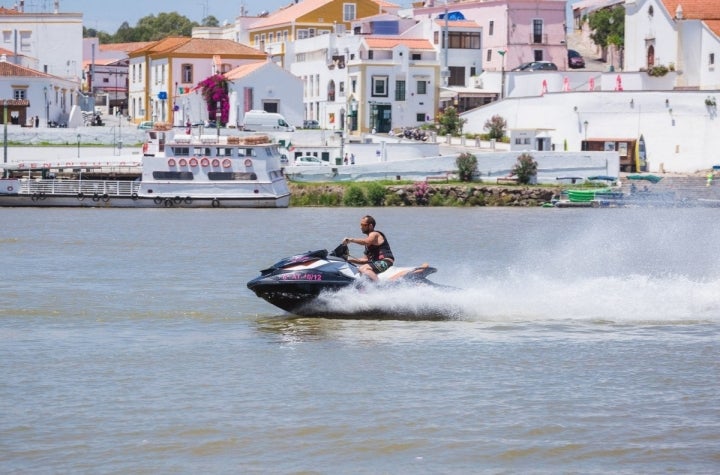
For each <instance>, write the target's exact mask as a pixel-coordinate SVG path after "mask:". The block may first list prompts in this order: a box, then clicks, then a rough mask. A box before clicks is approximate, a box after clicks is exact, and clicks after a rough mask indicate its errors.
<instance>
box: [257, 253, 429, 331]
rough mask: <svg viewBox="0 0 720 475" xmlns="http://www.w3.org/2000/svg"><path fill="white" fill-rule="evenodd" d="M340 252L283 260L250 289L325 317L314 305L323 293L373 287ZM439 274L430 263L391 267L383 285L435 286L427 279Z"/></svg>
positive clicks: (297, 311)
mask: <svg viewBox="0 0 720 475" xmlns="http://www.w3.org/2000/svg"><path fill="white" fill-rule="evenodd" d="M343 247H345V246H343ZM338 249H339V248H338ZM338 249H336V250H334V251H333V252H332V253H329V252H328V251H327V250H324V249H323V250H319V251H309V252H307V253H305V254H298V255H295V256H290V257H286V258H284V259H281V260H280V261H278V262H277V263H275V264H273V265H272V266H271V267H269V268H267V269H263V270H261V271H260V276H258V277H256V278H254V279H252V280H251V281H249V282H248V283H247V286H248V288H249V289H250V290H252V291H253V292H255V294H256V295H257V296H258V297H260V298H261V299H263V300H265V301H267V302H268V303H270V304H272V305H274V306H276V307H278V308H280V309H282V310H285V311H286V312H289V313H293V314H296V315H308V316H321V315H325V311H324V309H323V306H322V305H314V304H316V303H317V302H316V301H317V300H318V297H319V296H320V295H321V294H323V293H332V292H337V291H340V290H342V289H345V288H347V287H351V286H355V287H358V288H362V287H364V286H366V285H373V284H371V283H370V282H369V281H368V280H367V278H363V277H361V275H360V273H359V271H358V269H357V267H356V266H355V265H353V264H350V263H348V262H347V260H346V259H347V253H346V252H338ZM346 249H347V247H345V250H346ZM435 271H436V269H435V268H433V267H429V266H428V265H427V264H423V265H422V266H419V267H403V268H398V267H391V268H390V269H388V270H387V271H386V272H384V273H383V274H381V275H380V280H381V285H392V284H407V283H411V284H413V285H415V284H420V285H435V284H434V283H432V282H431V281H429V280H427V279H426V276H427V275H429V274H432V273H433V272H435ZM341 313H342V312H341ZM371 314H372V313H371ZM340 318H343V317H340Z"/></svg>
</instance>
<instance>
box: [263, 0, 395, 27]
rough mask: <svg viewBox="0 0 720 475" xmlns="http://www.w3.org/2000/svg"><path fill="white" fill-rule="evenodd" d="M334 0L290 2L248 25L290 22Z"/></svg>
mask: <svg viewBox="0 0 720 475" xmlns="http://www.w3.org/2000/svg"><path fill="white" fill-rule="evenodd" d="M335 1H336V0H302V1H300V2H297V3H293V4H290V5H289V6H287V7H284V8H281V9H280V10H278V11H277V12H275V13H272V14H270V15H269V16H267V17H264V18H261V19H259V20H258V21H256V22H254V23H252V24H251V25H250V29H253V30H255V29H259V28H267V27H270V26H276V25H284V24H287V23H291V22H292V21H293V20H296V19H297V18H300V17H302V16H304V15H307V14H308V13H311V12H313V11H314V10H317V9H318V8H320V7H323V6H325V5H327V4H328V3H333V2H335ZM373 1H374V2H375V3H377V4H378V6H379V7H380V8H383V7H387V8H400V6H399V5H396V4H394V3H391V2H389V1H386V0H373Z"/></svg>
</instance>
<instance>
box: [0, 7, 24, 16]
mask: <svg viewBox="0 0 720 475" xmlns="http://www.w3.org/2000/svg"><path fill="white" fill-rule="evenodd" d="M0 15H22V13H20V12H19V11H18V10H17V8H5V7H0Z"/></svg>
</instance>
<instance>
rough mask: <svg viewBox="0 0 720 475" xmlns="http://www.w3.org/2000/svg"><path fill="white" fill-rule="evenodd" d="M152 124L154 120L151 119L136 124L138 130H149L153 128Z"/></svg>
mask: <svg viewBox="0 0 720 475" xmlns="http://www.w3.org/2000/svg"><path fill="white" fill-rule="evenodd" d="M154 125H155V122H153V121H152V120H146V121H143V122H140V123H139V124H138V129H140V130H150V129H152V128H153V126H154Z"/></svg>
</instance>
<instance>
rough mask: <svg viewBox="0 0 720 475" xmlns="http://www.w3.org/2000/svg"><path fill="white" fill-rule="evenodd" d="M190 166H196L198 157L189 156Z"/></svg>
mask: <svg viewBox="0 0 720 475" xmlns="http://www.w3.org/2000/svg"><path fill="white" fill-rule="evenodd" d="M190 166H191V167H193V168H195V167H196V166H198V159H197V158H195V157H193V158H191V159H190Z"/></svg>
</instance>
